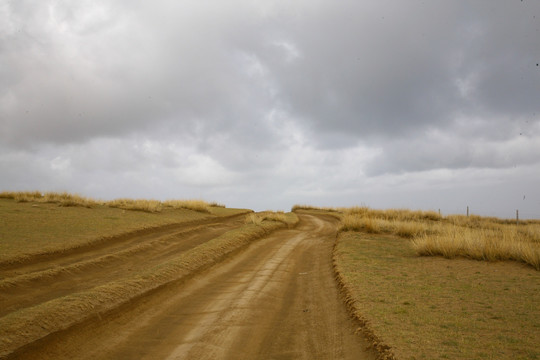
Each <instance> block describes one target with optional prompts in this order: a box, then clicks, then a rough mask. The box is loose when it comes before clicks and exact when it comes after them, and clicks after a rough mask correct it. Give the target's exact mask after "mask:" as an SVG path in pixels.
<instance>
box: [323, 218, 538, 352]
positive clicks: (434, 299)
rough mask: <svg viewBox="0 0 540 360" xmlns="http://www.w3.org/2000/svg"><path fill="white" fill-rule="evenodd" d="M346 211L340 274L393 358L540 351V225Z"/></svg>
mask: <svg viewBox="0 0 540 360" xmlns="http://www.w3.org/2000/svg"><path fill="white" fill-rule="evenodd" d="M342 211H343V212H344V214H343V217H342V218H343V221H342V225H341V231H340V234H339V238H338V242H337V245H336V247H335V250H334V261H335V268H336V272H337V274H338V279H340V281H341V283H342V284H343V285H344V287H345V291H346V293H347V295H348V298H349V300H350V303H351V305H352V308H353V310H352V311H353V312H355V314H356V316H357V317H358V318H359V319H360V320H361V321H362V322H363V323H364V324H365V327H364V329H365V332H366V333H367V334H368V335H369V334H371V335H372V336H374V337H375V339H374V340H375V342H377V341H378V342H379V343H380V344H381V345H383V346H382V348H383V349H384V345H387V346H389V347H390V352H389V353H387V355H388V354H390V356H392V354H393V356H395V358H397V359H538V358H540V350H539V348H538V344H540V306H538V304H540V271H537V269H538V266H537V262H536V261H537V260H535V259H537V257H536V256H537V255H538V251H539V242H538V222H535V221H530V222H524V223H522V224H520V225H519V227H516V225H515V223H514V222H510V221H505V220H500V219H493V218H490V219H486V218H480V217H470V218H466V217H459V216H458V217H446V218H443V217H440V216H439V215H438V213H434V212H412V211H406V210H391V211H379V210H370V209H367V208H355V209H350V210H343V209H342ZM508 243H509V244H510V245H508ZM516 244H518V245H516ZM426 248H428V249H430V250H429V251H426ZM443 248H444V249H445V251H446V252H442V251H441V250H440V249H443ZM516 248H517V250H516ZM530 253H532V257H531V255H530ZM523 254H529V255H527V256H529V258H527V257H526V256H524V255H523ZM425 255H429V256H425ZM438 255H441V256H438ZM443 256H444V257H443ZM478 260H482V261H478Z"/></svg>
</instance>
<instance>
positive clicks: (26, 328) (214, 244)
mask: <svg viewBox="0 0 540 360" xmlns="http://www.w3.org/2000/svg"><path fill="white" fill-rule="evenodd" d="M283 227H285V224H283V223H278V222H265V223H263V224H262V225H260V226H256V225H244V226H243V227H241V228H238V229H234V230H231V231H229V232H227V233H225V234H223V235H221V236H219V237H217V238H215V239H212V240H210V241H208V242H206V243H204V244H201V245H199V246H197V247H195V248H193V249H191V250H189V251H187V252H186V253H184V254H182V255H180V256H178V257H177V258H176V259H174V260H171V261H168V262H166V263H164V264H160V265H157V266H155V267H153V268H152V269H149V270H147V271H144V272H142V273H140V274H137V275H135V276H133V277H132V278H130V279H122V280H119V281H113V282H111V283H108V284H105V285H101V286H98V287H96V288H93V289H90V290H87V291H82V292H79V293H75V294H70V295H67V296H64V297H61V298H56V299H53V300H50V301H48V302H46V303H42V304H39V305H37V306H33V307H30V308H25V309H21V310H19V311H16V312H14V313H10V314H8V315H6V316H4V317H3V318H0V335H1V336H0V358H5V357H7V356H8V355H9V354H10V353H13V352H15V351H17V349H19V348H22V347H24V346H25V345H28V344H30V343H32V342H35V341H38V340H39V339H41V338H44V337H45V336H47V335H49V334H51V333H54V332H57V331H61V330H65V329H67V328H69V327H71V326H74V325H76V324H78V323H81V322H83V321H85V320H86V319H88V318H90V317H93V316H96V315H97V316H99V314H101V313H104V312H107V311H110V310H112V309H115V308H119V307H121V306H122V305H123V304H127V303H128V302H129V301H130V300H132V299H134V298H136V297H138V296H142V295H143V294H145V293H148V292H150V291H153V290H155V289H157V288H159V287H162V286H165V285H166V284H168V283H171V282H175V281H179V280H181V279H183V278H186V277H188V276H193V274H195V273H197V272H199V271H202V270H204V269H206V268H208V267H210V266H212V265H214V264H216V263H218V262H220V261H222V260H223V259H225V258H227V257H229V256H231V255H232V254H234V253H235V252H236V251H239V250H240V249H242V248H244V247H246V246H247V245H249V244H250V243H251V242H252V241H254V240H256V239H258V238H261V237H263V236H265V235H268V234H269V233H271V232H273V231H274V230H277V229H279V228H283Z"/></svg>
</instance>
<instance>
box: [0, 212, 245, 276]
mask: <svg viewBox="0 0 540 360" xmlns="http://www.w3.org/2000/svg"><path fill="white" fill-rule="evenodd" d="M250 212H251V210H249V211H248V210H246V212H244V213H237V214H234V215H228V216H212V215H208V217H206V218H203V219H197V220H189V221H182V222H174V223H170V224H165V225H158V226H149V227H142V228H138V229H135V230H130V231H126V232H122V233H119V234H114V235H107V236H100V237H96V238H95V239H92V240H90V241H88V242H87V243H82V244H77V245H75V246H72V247H69V248H65V249H58V250H53V251H47V252H43V253H34V254H23V255H20V256H17V257H13V258H11V259H7V260H2V261H0V270H11V269H14V268H17V267H19V266H26V265H29V264H33V263H38V262H42V261H52V260H56V259H57V258H61V257H63V256H68V255H74V254H79V253H84V252H86V251H90V250H95V249H99V248H106V247H109V246H111V245H115V244H119V243H122V242H123V241H128V240H129V239H130V238H132V237H134V236H142V235H147V234H152V233H155V232H157V231H171V230H174V229H176V228H181V227H184V226H194V225H208V224H211V223H213V222H214V221H216V222H218V221H221V220H224V219H229V218H235V217H241V216H245V215H246V214H248V213H250Z"/></svg>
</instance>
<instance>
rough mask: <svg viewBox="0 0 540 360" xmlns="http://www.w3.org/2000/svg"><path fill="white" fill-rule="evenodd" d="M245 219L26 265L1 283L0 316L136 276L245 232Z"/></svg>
mask: <svg viewBox="0 0 540 360" xmlns="http://www.w3.org/2000/svg"><path fill="white" fill-rule="evenodd" d="M243 219H244V216H233V217H229V218H218V219H212V220H213V221H211V222H210V221H204V222H203V224H201V222H197V223H187V224H182V225H178V226H175V227H167V228H166V229H159V231H156V233H155V234H147V233H144V234H134V235H133V236H132V237H131V238H130V239H123V241H121V242H120V243H113V244H112V245H111V246H110V247H108V248H107V247H106V248H104V247H100V248H99V249H93V250H92V251H89V252H88V253H82V254H70V255H66V256H63V257H62V259H61V262H60V263H58V262H52V261H51V260H48V261H46V262H42V263H39V264H33V265H22V266H21V267H19V268H17V269H16V270H15V271H13V270H11V271H10V272H9V273H10V274H15V276H10V277H6V278H4V279H2V280H1V281H0V289H1V290H2V293H1V294H0V316H4V315H6V314H8V313H10V312H13V311H16V310H18V309H22V308H25V307H30V306H34V305H36V304H39V303H43V302H45V301H48V300H51V299H54V298H57V297H61V296H65V295H68V294H70V293H75V292H78V291H82V290H86V289H90V288H93V287H96V286H99V285H102V284H104V283H107V282H109V281H113V280H118V279H122V278H123V277H127V276H131V275H133V274H134V273H136V272H138V271H141V270H143V269H146V268H149V267H152V266H155V265H157V264H160V263H163V262H166V261H167V260H168V259H171V258H174V257H175V256H178V255H179V254H181V253H182V252H185V251H187V250H189V249H192V248H194V247H196V246H198V245H200V244H202V243H204V242H206V241H208V240H210V239H212V238H215V237H217V236H219V235H221V234H223V233H225V232H227V231H229V230H232V229H234V228H236V227H239V226H241V225H242V224H243ZM29 269H35V271H31V270H29ZM25 270H26V271H28V272H27V273H24V274H23V275H17V274H18V273H22V272H23V271H25ZM4 275H5V273H4Z"/></svg>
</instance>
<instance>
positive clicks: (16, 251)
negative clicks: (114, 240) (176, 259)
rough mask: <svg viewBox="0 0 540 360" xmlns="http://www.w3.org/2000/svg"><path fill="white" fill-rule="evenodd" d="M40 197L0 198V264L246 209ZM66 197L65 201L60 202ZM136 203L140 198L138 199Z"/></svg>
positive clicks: (241, 211) (177, 202) (237, 212)
mask: <svg viewBox="0 0 540 360" xmlns="http://www.w3.org/2000/svg"><path fill="white" fill-rule="evenodd" d="M3 194H5V193H3ZM19 194H21V193H19ZM22 194H24V193H22ZM44 198H45V197H41V198H37V199H36V198H32V197H27V198H25V199H24V200H21V199H18V200H17V199H15V198H8V197H6V196H3V197H0V263H2V262H9V261H18V260H21V259H23V258H26V257H29V256H33V255H36V254H43V253H49V252H61V251H64V250H66V249H70V248H74V247H78V246H82V245H85V244H88V243H91V242H94V241H99V240H100V239H103V238H105V237H110V236H114V235H118V234H122V233H126V232H129V231H134V230H139V229H143V228H150V227H156V226H162V225H167V224H172V223H178V222H185V221H192V220H199V219H203V218H207V217H211V216H228V215H234V214H239V213H245V212H248V211H249V210H245V209H227V208H225V207H223V206H206V207H205V208H204V211H201V210H199V211H196V210H192V209H187V208H186V207H183V206H180V205H184V204H185V203H184V204H179V201H176V203H173V204H171V203H167V202H166V203H164V204H165V205H163V206H161V207H160V210H159V212H158V211H155V212H149V211H136V210H135V209H134V210H126V209H122V208H121V207H120V208H118V207H112V206H109V205H107V204H102V203H99V202H97V201H94V200H89V199H85V198H82V199H83V200H84V201H80V200H77V205H74V204H73V202H74V200H73V198H70V197H68V196H64V197H60V198H57V199H50V198H49V199H47V200H44ZM63 201H64V202H63ZM67 201H69V202H70V205H66V202H67ZM72 201H73V202H72ZM83 204H85V205H83ZM139 204H140V205H141V204H143V201H141V200H139ZM195 205H197V204H196V203H195ZM198 205H199V206H200V204H198ZM137 210H139V209H137Z"/></svg>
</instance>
